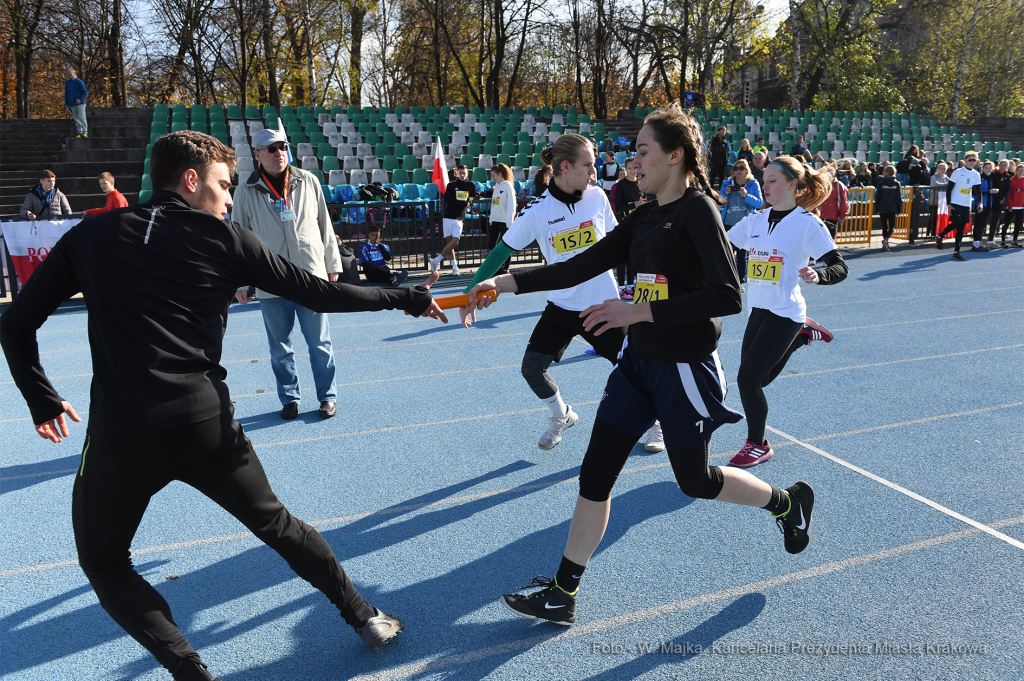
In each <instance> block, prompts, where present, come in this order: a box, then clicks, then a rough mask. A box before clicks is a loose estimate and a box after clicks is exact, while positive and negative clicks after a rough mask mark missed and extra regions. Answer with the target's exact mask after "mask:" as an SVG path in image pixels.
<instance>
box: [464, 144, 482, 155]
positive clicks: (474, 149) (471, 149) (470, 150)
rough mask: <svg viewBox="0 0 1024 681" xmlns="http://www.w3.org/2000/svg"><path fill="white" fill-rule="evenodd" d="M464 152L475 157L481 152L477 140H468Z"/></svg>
mask: <svg viewBox="0 0 1024 681" xmlns="http://www.w3.org/2000/svg"><path fill="white" fill-rule="evenodd" d="M466 153H467V154H469V155H470V156H472V157H473V158H476V157H477V156H479V155H480V154H482V153H483V152H482V151H481V149H480V144H479V142H470V143H469V144H467V145H466Z"/></svg>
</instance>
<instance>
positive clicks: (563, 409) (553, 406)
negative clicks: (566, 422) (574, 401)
mask: <svg viewBox="0 0 1024 681" xmlns="http://www.w3.org/2000/svg"><path fill="white" fill-rule="evenodd" d="M543 402H544V404H546V405H548V409H550V410H551V415H552V416H556V417H558V418H560V419H564V418H565V417H566V416H568V415H569V408H568V407H567V406H565V402H564V401H563V400H562V393H561V391H559V390H556V391H555V394H554V395H553V396H552V397H549V398H547V399H546V400H543Z"/></svg>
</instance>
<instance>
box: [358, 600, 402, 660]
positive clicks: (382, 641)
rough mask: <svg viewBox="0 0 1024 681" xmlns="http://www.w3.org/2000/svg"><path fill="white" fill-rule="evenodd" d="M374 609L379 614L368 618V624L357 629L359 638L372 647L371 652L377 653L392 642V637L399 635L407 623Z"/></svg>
mask: <svg viewBox="0 0 1024 681" xmlns="http://www.w3.org/2000/svg"><path fill="white" fill-rule="evenodd" d="M373 611H374V612H375V613H377V614H376V615H374V616H373V617H371V618H370V619H369V620H367V622H366V624H364V625H363V626H361V627H360V628H358V629H356V633H357V634H359V638H361V639H363V643H365V644H366V645H367V646H368V647H369V648H370V652H371V653H375V652H377V651H378V650H380V649H381V648H383V647H384V646H386V645H387V644H388V643H390V642H391V639H393V638H394V637H396V636H398V634H399V632H401V631H403V630H404V629H405V625H404V624H402V623H401V622H399V621H398V620H397V619H395V618H394V617H391V616H390V615H385V614H384V613H382V612H381V611H380V610H378V609H377V608H374V609H373Z"/></svg>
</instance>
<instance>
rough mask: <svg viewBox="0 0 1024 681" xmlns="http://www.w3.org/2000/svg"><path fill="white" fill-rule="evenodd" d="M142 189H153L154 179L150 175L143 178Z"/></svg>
mask: <svg viewBox="0 0 1024 681" xmlns="http://www.w3.org/2000/svg"><path fill="white" fill-rule="evenodd" d="M140 189H149V190H152V189H153V178H151V177H150V176H149V174H148V173H147V174H146V175H143V176H142V183H141V185H140Z"/></svg>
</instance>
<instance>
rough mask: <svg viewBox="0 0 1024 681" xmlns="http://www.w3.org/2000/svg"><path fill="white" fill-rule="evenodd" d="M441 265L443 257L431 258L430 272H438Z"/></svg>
mask: <svg viewBox="0 0 1024 681" xmlns="http://www.w3.org/2000/svg"><path fill="white" fill-rule="evenodd" d="M440 266H441V259H440V258H437V259H433V258H431V260H430V273H431V274H433V273H434V272H436V271H437V268H438V267H440Z"/></svg>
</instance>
